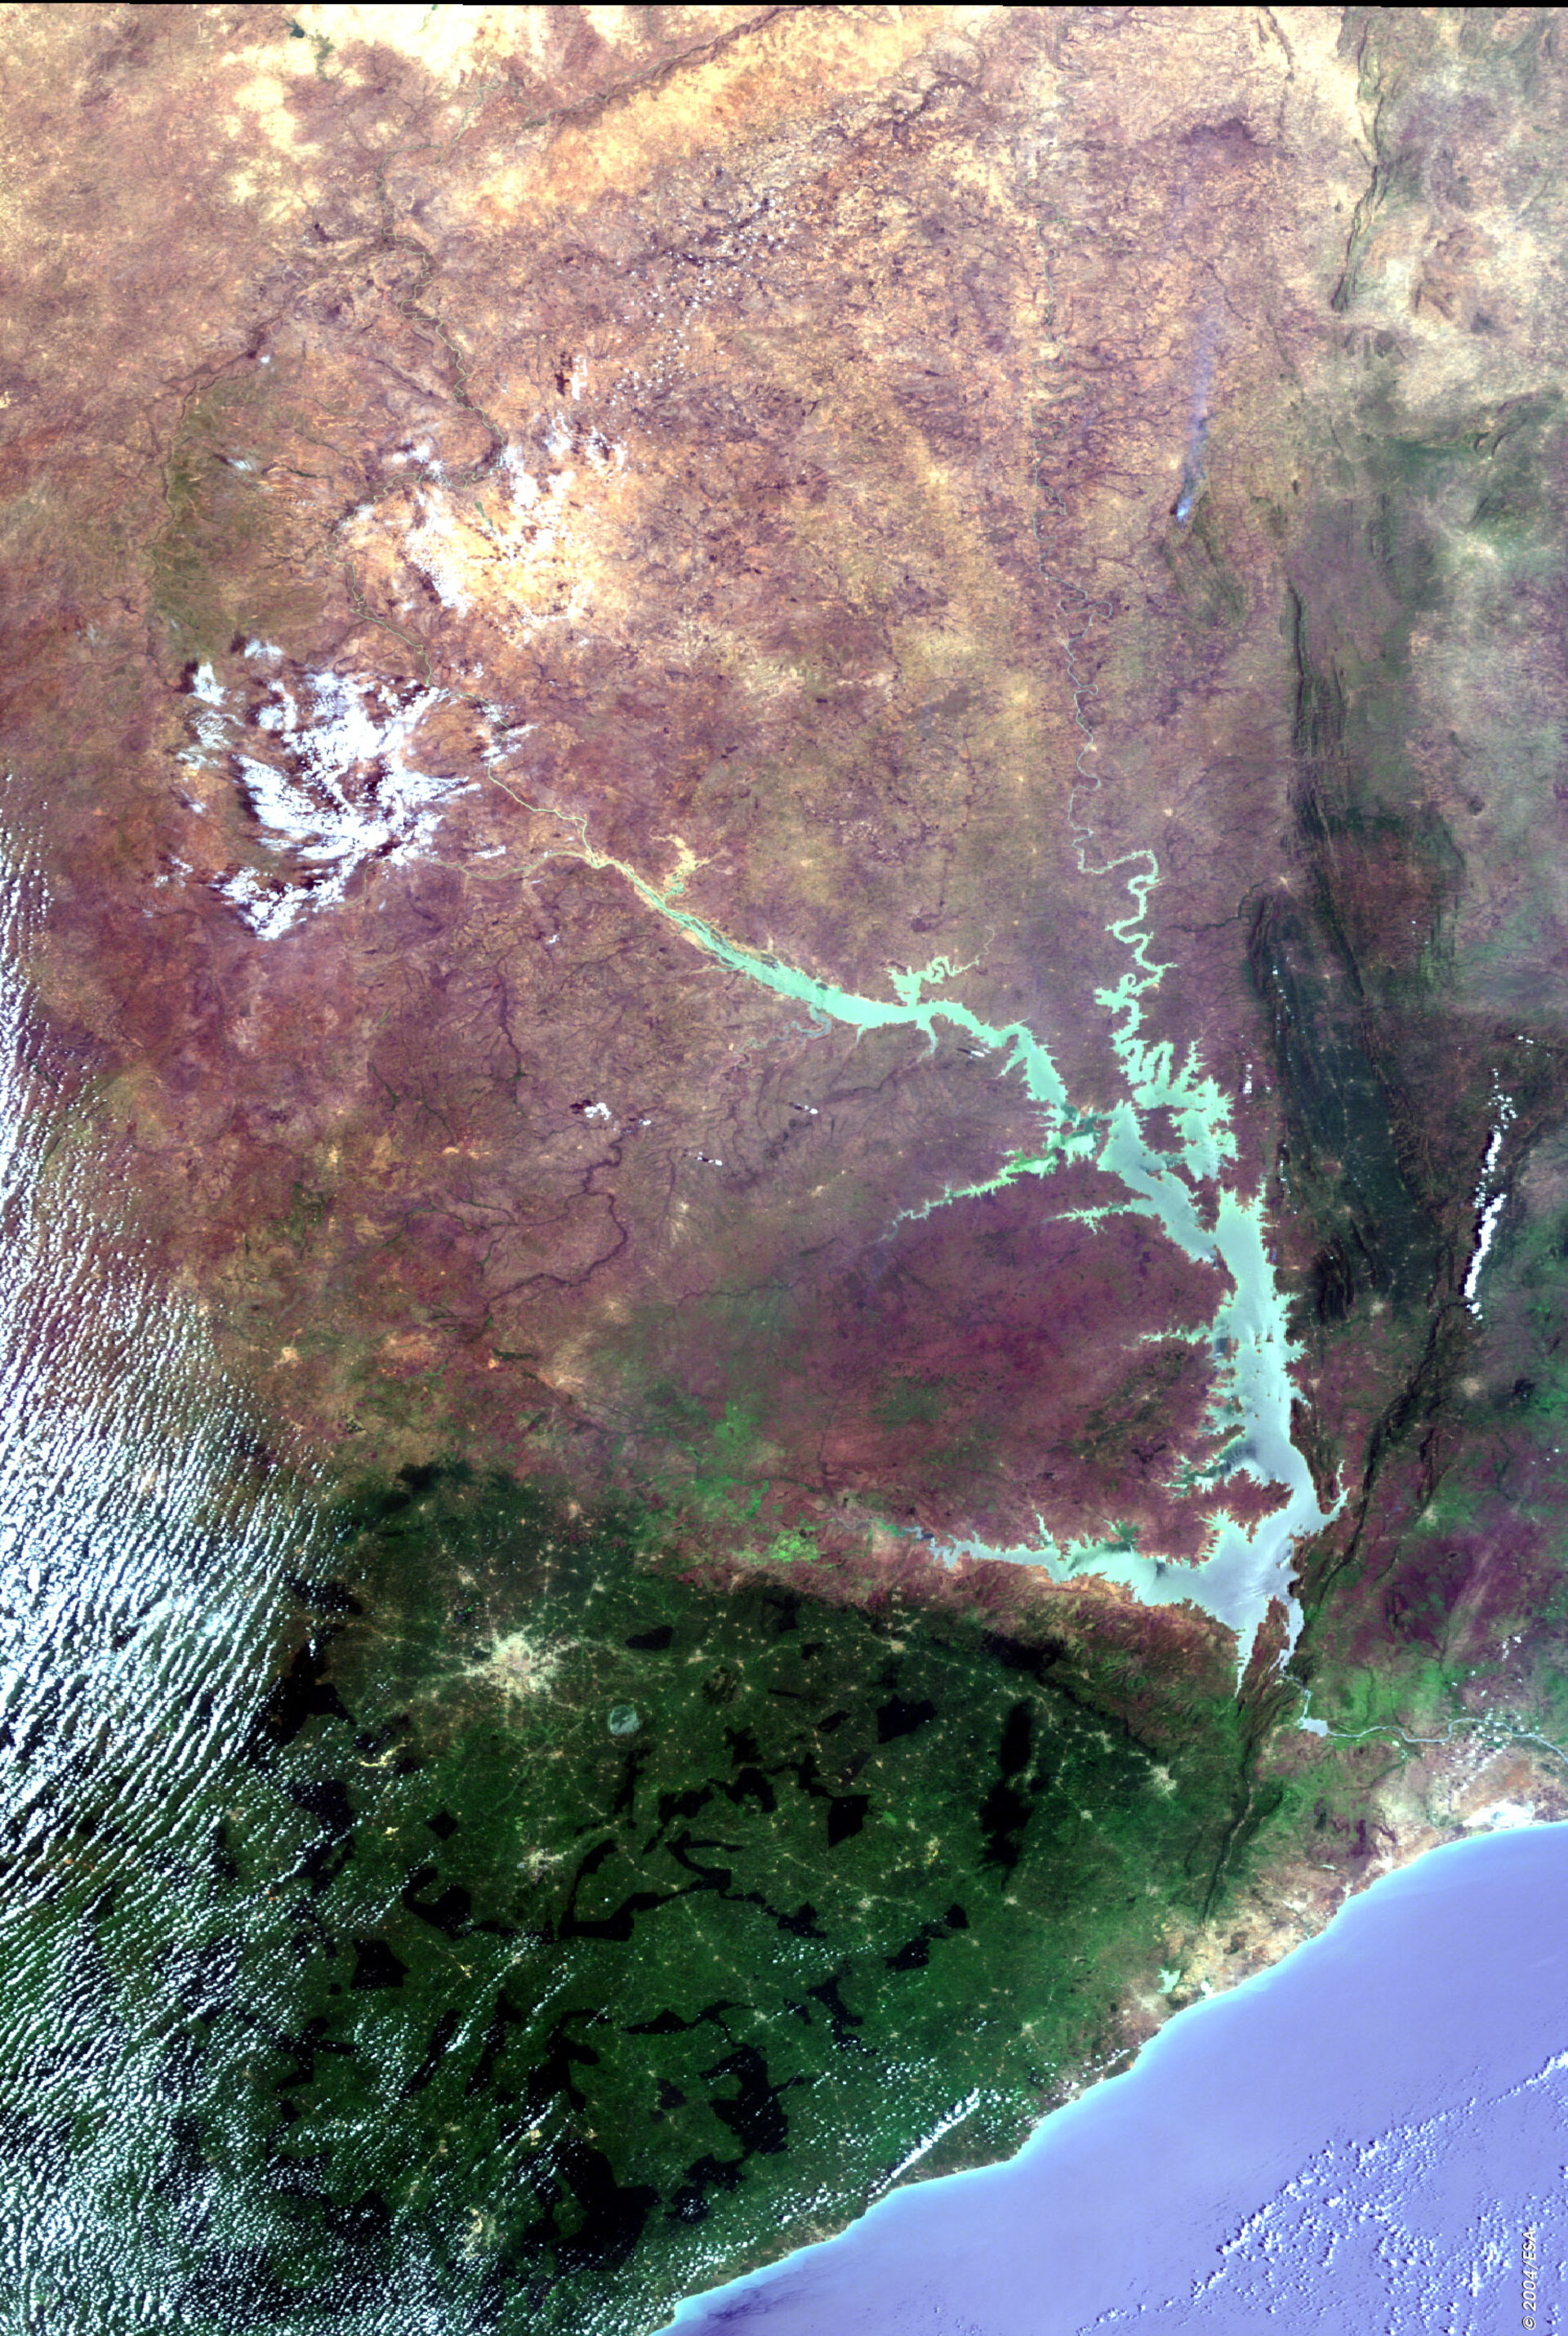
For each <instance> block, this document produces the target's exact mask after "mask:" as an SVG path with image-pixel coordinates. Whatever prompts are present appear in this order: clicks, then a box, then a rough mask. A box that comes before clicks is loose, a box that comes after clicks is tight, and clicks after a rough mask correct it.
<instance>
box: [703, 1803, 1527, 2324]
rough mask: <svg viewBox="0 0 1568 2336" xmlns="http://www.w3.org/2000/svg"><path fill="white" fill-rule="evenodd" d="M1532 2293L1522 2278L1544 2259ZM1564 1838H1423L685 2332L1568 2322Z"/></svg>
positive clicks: (712, 2307)
mask: <svg viewBox="0 0 1568 2336" xmlns="http://www.w3.org/2000/svg"><path fill="white" fill-rule="evenodd" d="M1527 2246H1533V2248H1534V2280H1535V2285H1534V2295H1533V2298H1532V2296H1531V2295H1530V2294H1529V2293H1527V2292H1526V2289H1525V2284H1524V2268H1525V2262H1526V2248H1527ZM1565 2257H1568V1826H1563V1825H1552V1826H1544V1827H1540V1828H1535V1829H1525V1830H1520V1831H1515V1832H1508V1833H1499V1834H1493V1835H1486V1836H1485V1837H1480V1838H1476V1839H1475V1840H1472V1841H1466V1842H1462V1843H1458V1844H1452V1845H1450V1846H1448V1847H1446V1848H1444V1849H1440V1850H1437V1851H1435V1852H1434V1853H1433V1854H1431V1855H1429V1856H1427V1857H1426V1858H1423V1859H1421V1860H1420V1861H1419V1862H1418V1863H1417V1864H1415V1865H1414V1866H1411V1867H1408V1868H1407V1869H1406V1870H1404V1871H1403V1872H1402V1873H1399V1874H1394V1875H1391V1876H1389V1877H1388V1878H1387V1879H1385V1880H1383V1881H1380V1882H1378V1883H1376V1884H1375V1885H1374V1886H1373V1887H1372V1889H1370V1890H1369V1891H1368V1892H1367V1893H1364V1894H1363V1895H1362V1896H1361V1897H1359V1898H1358V1899H1356V1900H1354V1901H1353V1902H1352V1903H1350V1904H1349V1906H1347V1907H1346V1908H1345V1909H1344V1910H1343V1911H1342V1913H1340V1914H1339V1916H1338V1917H1337V1919H1336V1920H1335V1921H1334V1922H1332V1923H1331V1924H1330V1925H1329V1929H1328V1930H1327V1931H1326V1932H1323V1933H1322V1934H1321V1935H1320V1937H1318V1938H1317V1939H1314V1940H1312V1941H1310V1942H1309V1943H1308V1944H1307V1945H1306V1946H1305V1947H1303V1948H1301V1949H1300V1951H1299V1952H1297V1953H1295V1954H1294V1955H1291V1956H1290V1957H1289V1958H1288V1959H1287V1960H1286V1961H1284V1962H1283V1963H1281V1964H1280V1965H1279V1966H1278V1967H1277V1968H1276V1969H1275V1970H1274V1971H1270V1972H1268V1973H1265V1974H1264V1975H1262V1976H1261V1977H1260V1978H1258V1979H1256V1980H1253V1981H1249V1982H1248V1983H1247V1984H1246V1985H1245V1986H1243V1987H1241V1988H1238V1989H1237V1990H1234V1991H1233V1992H1232V1993H1231V1994H1229V1995H1226V1996H1222V1997H1217V1998H1215V1999H1214V2000H1213V2001H1211V2002H1206V2003H1203V2004H1201V2005H1198V2006H1194V2007H1193V2009H1192V2010H1187V2011H1183V2012H1181V2013H1179V2014H1177V2015H1176V2017H1175V2018H1174V2020H1172V2021H1171V2022H1170V2024H1169V2025H1168V2026H1167V2027H1166V2028H1165V2029H1163V2030H1162V2031H1161V2033H1160V2035H1159V2036H1158V2037H1157V2038H1156V2039H1154V2042H1153V2043H1151V2044H1150V2045H1149V2046H1148V2047H1147V2048H1146V2049H1144V2052H1143V2054H1142V2055H1141V2056H1140V2058H1139V2059H1138V2061H1137V2063H1136V2065H1135V2068H1133V2069H1132V2070H1131V2071H1129V2073H1128V2074H1127V2075H1125V2076H1124V2077H1119V2078H1115V2079H1113V2080H1112V2081H1110V2082H1109V2083H1107V2084H1105V2085H1102V2086H1100V2087H1099V2088H1096V2090H1095V2091H1093V2092H1091V2093H1089V2094H1087V2095H1086V2097H1085V2098H1083V2099H1082V2100H1081V2101H1078V2102H1076V2103H1074V2104H1073V2105H1072V2106H1071V2107H1068V2108H1066V2109H1064V2110H1061V2111H1059V2112H1058V2113H1057V2115H1056V2116H1054V2117H1050V2118H1048V2119H1047V2121H1046V2123H1045V2124H1044V2125H1043V2126H1042V2127H1040V2128H1039V2130H1038V2131H1037V2133H1036V2135H1035V2136H1033V2138H1032V2139H1031V2140H1030V2141H1029V2143H1028V2144H1027V2146H1026V2147H1025V2148H1024V2149H1023V2150H1022V2151H1021V2152H1020V2153H1019V2155H1018V2156H1017V2157H1016V2158H1014V2159H1013V2160H1012V2161H1011V2162H1010V2163H1009V2164H1008V2165H1006V2166H990V2167H986V2168H983V2169H981V2170H979V2171H977V2172H974V2173H969V2174H960V2175H948V2176H945V2177H941V2178H939V2179H936V2180H933V2181H931V2182H930V2183H924V2184H915V2185H910V2186H906V2187H905V2188H902V2189H900V2190H896V2191H894V2192H892V2193H891V2195H889V2196H887V2197H886V2198H884V2199H882V2200H881V2202H880V2203H879V2204H878V2205H875V2206H873V2207H872V2210H871V2212H870V2213H869V2214H866V2215H865V2216H864V2218H863V2219H862V2221H861V2222H860V2223H858V2224H855V2225H854V2226H853V2228H852V2229H851V2230H850V2231H848V2232H845V2233H844V2234H842V2236H840V2237H839V2238H836V2239H833V2240H830V2241H828V2242H827V2243H825V2244H823V2245H821V2246H817V2247H813V2248H811V2249H809V2250H807V2251H806V2252H804V2253H801V2254H799V2255H795V2256H792V2257H791V2258H789V2259H788V2260H786V2261H785V2262H784V2263H780V2264H777V2265H774V2266H772V2267H770V2268H769V2269H768V2270H766V2271H765V2272H762V2273H755V2274H754V2275H753V2276H752V2277H750V2278H749V2279H745V2280H742V2281H737V2282H735V2283H734V2284H732V2285H730V2286H728V2287H726V2288H722V2289H718V2290H716V2291H714V2292H712V2293H710V2294H708V2295H706V2296H700V2297H696V2298H692V2299H690V2300H688V2301H687V2302H686V2303H685V2304H683V2306H682V2307H681V2310H680V2312H679V2313H678V2314H677V2322H676V2324H677V2327H678V2328H679V2329H680V2330H681V2331H682V2336H699V2331H700V2336H720V2331H732V2332H733V2331H747V2336H750V2331H755V2336H1088V2331H1101V2330H1105V2331H1122V2330H1128V2331H1134V2330H1135V2331H1137V2336H1177V2331H1181V2336H1188V2331H1191V2336H1259V2331H1263V2330H1270V2329H1278V2330H1280V2331H1281V2336H1494V2332H1495V2331H1502V2330H1512V2329H1515V2328H1520V2327H1523V2328H1524V2329H1529V2328H1531V2327H1532V2326H1534V2327H1535V2328H1537V2329H1540V2330H1548V2329H1554V2328H1558V2327H1560V2326H1562V2325H1563V2317H1562V2312H1563V2277H1564V2269H1565V2261H1564V2259H1565Z"/></svg>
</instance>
